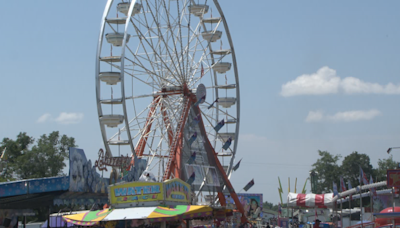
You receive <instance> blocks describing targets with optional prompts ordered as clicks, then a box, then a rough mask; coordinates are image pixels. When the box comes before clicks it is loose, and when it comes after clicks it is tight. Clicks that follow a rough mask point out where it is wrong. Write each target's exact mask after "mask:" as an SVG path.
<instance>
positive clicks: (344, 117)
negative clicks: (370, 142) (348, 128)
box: [305, 109, 382, 123]
mask: <svg viewBox="0 0 400 228" xmlns="http://www.w3.org/2000/svg"><path fill="white" fill-rule="evenodd" d="M381 114H382V113H381V112H380V111H379V110H376V109H371V110H368V111H362V110H356V111H347V112H338V113H336V114H334V115H325V114H324V113H323V112H322V111H310V112H309V113H308V115H307V117H306V119H305V122H307V123H310V122H322V121H331V122H353V121H360V120H371V119H373V118H375V117H377V116H379V115H381Z"/></svg>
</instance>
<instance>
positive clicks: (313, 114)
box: [305, 111, 324, 123]
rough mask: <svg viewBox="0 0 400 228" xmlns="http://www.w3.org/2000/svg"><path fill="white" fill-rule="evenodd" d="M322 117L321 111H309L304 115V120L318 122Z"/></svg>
mask: <svg viewBox="0 0 400 228" xmlns="http://www.w3.org/2000/svg"><path fill="white" fill-rule="evenodd" d="M323 118H324V114H323V113H322V112H321V111H310V112H309V113H308V115H307V117H306V120H305V121H306V122H307V123H310V122H319V121H321V120H322V119H323Z"/></svg>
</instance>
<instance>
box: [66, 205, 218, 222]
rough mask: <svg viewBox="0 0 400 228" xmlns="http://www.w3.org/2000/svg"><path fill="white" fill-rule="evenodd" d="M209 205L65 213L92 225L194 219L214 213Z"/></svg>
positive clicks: (74, 220) (75, 220)
mask: <svg viewBox="0 0 400 228" xmlns="http://www.w3.org/2000/svg"><path fill="white" fill-rule="evenodd" d="M212 212H213V209H212V208H211V207H209V206H199V205H177V206H174V207H135V208H125V209H113V210H112V209H105V210H101V211H90V212H86V213H81V214H75V215H65V216H63V218H64V219H65V221H67V222H69V223H73V224H76V225H80V226H92V225H94V224H96V223H98V222H100V221H116V220H134V219H149V220H150V221H151V222H161V221H172V220H179V219H194V218H201V217H207V216H212V215H213V213H212Z"/></svg>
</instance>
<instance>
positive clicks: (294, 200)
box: [288, 192, 334, 208]
mask: <svg viewBox="0 0 400 228" xmlns="http://www.w3.org/2000/svg"><path fill="white" fill-rule="evenodd" d="M333 204H334V202H333V194H332V193H328V194H300V193H292V192H289V194H288V205H289V207H318V208H327V207H333Z"/></svg>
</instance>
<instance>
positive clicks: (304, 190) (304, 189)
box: [301, 178, 308, 194]
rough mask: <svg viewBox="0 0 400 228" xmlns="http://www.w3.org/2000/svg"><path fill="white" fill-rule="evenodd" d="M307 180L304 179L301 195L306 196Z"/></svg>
mask: <svg viewBox="0 0 400 228" xmlns="http://www.w3.org/2000/svg"><path fill="white" fill-rule="evenodd" d="M307 180H308V178H306V181H305V182H304V186H303V190H302V191H301V193H302V194H306V186H307Z"/></svg>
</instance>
